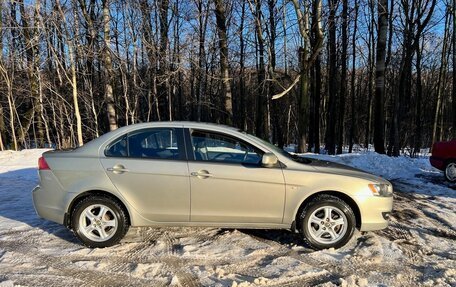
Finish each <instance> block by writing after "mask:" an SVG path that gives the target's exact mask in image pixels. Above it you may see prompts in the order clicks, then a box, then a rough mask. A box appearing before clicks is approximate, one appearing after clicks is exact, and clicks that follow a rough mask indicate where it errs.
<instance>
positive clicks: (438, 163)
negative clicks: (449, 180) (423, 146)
mask: <svg viewBox="0 0 456 287" xmlns="http://www.w3.org/2000/svg"><path fill="white" fill-rule="evenodd" d="M429 161H430V162H431V165H432V166H433V167H435V168H437V169H440V170H444V169H445V160H444V159H443V158H440V157H435V156H431V157H430V158H429Z"/></svg>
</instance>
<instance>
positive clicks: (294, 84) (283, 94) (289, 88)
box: [272, 75, 301, 100]
mask: <svg viewBox="0 0 456 287" xmlns="http://www.w3.org/2000/svg"><path fill="white" fill-rule="evenodd" d="M300 78H301V75H298V76H297V77H296V79H295V80H294V81H293V84H291V86H290V87H288V89H286V90H285V91H283V92H281V93H280V94H277V95H274V96H272V99H273V100H277V99H280V98H281V97H283V96H285V95H286V94H288V92H289V91H291V89H293V87H294V86H296V84H297V83H298V82H299V79H300Z"/></svg>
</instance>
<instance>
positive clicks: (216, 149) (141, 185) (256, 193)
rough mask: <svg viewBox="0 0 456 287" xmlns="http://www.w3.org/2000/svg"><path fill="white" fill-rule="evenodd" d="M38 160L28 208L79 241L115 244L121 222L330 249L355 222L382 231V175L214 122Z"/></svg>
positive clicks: (388, 200)
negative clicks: (258, 231) (230, 232)
mask: <svg viewBox="0 0 456 287" xmlns="http://www.w3.org/2000/svg"><path fill="white" fill-rule="evenodd" d="M38 165H39V175H40V184H39V186H37V187H36V188H35V189H34V190H33V202H34V206H35V209H36V212H37V214H38V215H39V216H40V217H42V218H45V219H48V220H52V221H55V222H58V223H60V224H64V225H65V226H67V227H68V228H70V229H71V230H73V231H74V233H75V235H76V236H77V237H78V238H79V239H80V240H81V241H82V243H83V244H85V245H86V246H88V247H106V246H112V245H114V244H116V243H118V242H119V241H120V240H121V239H122V237H123V236H124V235H125V234H126V232H127V231H128V228H129V226H212V227H224V228H264V229H289V230H292V231H294V232H299V233H300V234H301V237H302V238H303V240H304V241H305V242H307V244H308V245H310V246H311V247H313V248H315V249H323V248H330V247H335V248H338V247H341V246H343V245H344V244H346V243H347V242H348V241H349V240H350V238H351V237H352V235H353V233H354V230H355V228H358V229H360V230H362V231H368V230H377V229H382V228H385V227H386V226H387V225H388V221H387V219H388V216H389V213H390V212H391V209H392V203H393V197H392V192H393V191H392V185H391V184H390V183H389V182H388V181H386V180H384V179H382V178H379V177H376V176H373V175H371V174H368V173H365V172H362V171H359V170H355V169H353V168H349V167H346V166H343V165H339V164H335V163H330V162H326V161H320V160H315V159H306V158H302V157H297V156H294V155H291V154H289V153H287V152H285V151H283V150H281V149H279V148H277V147H276V146H274V145H272V144H270V143H268V142H265V141H263V140H261V139H259V138H256V137H254V136H252V135H249V134H246V133H243V132H240V131H238V130H236V129H234V128H231V127H227V126H221V125H215V124H203V123H192V122H158V123H144V124H136V125H130V126H127V127H123V128H120V129H118V130H116V131H113V132H110V133H107V134H105V135H103V136H101V137H99V138H97V139H95V140H93V141H91V142H89V143H87V144H85V145H84V146H82V147H79V148H76V149H74V150H71V151H50V152H46V153H44V154H43V156H42V157H41V158H40V159H39V163H38Z"/></svg>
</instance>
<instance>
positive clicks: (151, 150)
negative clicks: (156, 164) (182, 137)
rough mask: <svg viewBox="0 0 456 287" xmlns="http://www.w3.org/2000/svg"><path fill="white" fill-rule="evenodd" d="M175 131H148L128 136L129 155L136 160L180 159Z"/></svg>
mask: <svg viewBox="0 0 456 287" xmlns="http://www.w3.org/2000/svg"><path fill="white" fill-rule="evenodd" d="M177 142H178V141H177V134H176V131H175V130H174V129H148V130H140V131H136V132H133V133H131V134H129V135H128V155H129V156H130V157H135V158H138V157H139V158H152V159H180V158H181V152H180V151H179V147H178V144H177Z"/></svg>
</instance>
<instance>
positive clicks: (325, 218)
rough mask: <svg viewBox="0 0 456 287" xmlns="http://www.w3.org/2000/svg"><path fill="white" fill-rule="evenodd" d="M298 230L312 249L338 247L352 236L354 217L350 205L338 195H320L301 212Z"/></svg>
mask: <svg viewBox="0 0 456 287" xmlns="http://www.w3.org/2000/svg"><path fill="white" fill-rule="evenodd" d="M300 223H301V226H300V231H301V235H302V236H303V239H304V241H306V242H307V243H308V244H309V245H310V246H311V247H312V248H314V249H326V248H331V247H333V248H339V247H342V246H344V245H345V244H346V243H347V242H348V241H349V240H350V238H351V237H352V236H353V233H354V231H355V227H356V219H355V215H354V213H353V210H352V209H351V208H350V206H349V205H348V204H347V203H346V202H345V201H343V200H341V199H340V198H338V197H335V196H330V195H320V196H317V197H316V198H314V199H313V200H312V201H311V202H309V203H308V204H307V206H306V207H305V208H304V209H303V211H302V213H301V220H300Z"/></svg>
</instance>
